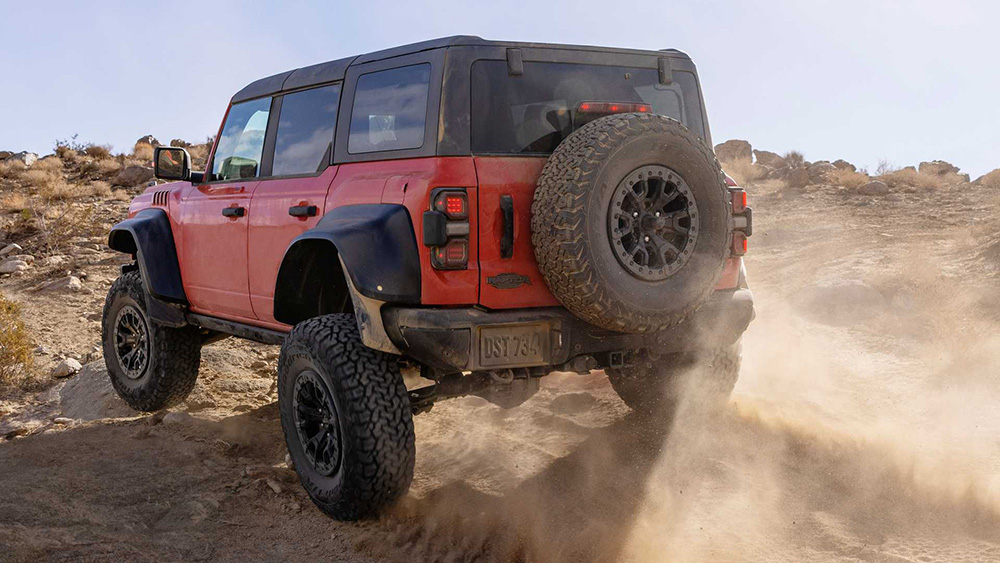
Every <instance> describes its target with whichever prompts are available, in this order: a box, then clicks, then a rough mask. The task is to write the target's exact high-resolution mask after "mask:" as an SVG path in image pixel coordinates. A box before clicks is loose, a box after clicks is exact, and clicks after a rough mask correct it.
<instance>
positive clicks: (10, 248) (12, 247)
mask: <svg viewBox="0 0 1000 563" xmlns="http://www.w3.org/2000/svg"><path fill="white" fill-rule="evenodd" d="M22 250H24V249H23V248H21V245H19V244H8V245H7V246H5V247H3V249H2V250H0V256H7V255H8V254H14V253H19V252H21V251H22Z"/></svg>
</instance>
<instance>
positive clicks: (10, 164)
mask: <svg viewBox="0 0 1000 563" xmlns="http://www.w3.org/2000/svg"><path fill="white" fill-rule="evenodd" d="M27 169H28V167H27V166H25V165H24V163H22V162H19V161H17V160H5V161H3V162H0V180H16V179H18V178H20V177H21V174H23V173H24V171H25V170H27Z"/></svg>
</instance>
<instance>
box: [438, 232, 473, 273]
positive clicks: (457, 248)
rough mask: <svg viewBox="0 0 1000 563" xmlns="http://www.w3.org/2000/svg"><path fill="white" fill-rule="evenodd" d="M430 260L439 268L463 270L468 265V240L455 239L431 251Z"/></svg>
mask: <svg viewBox="0 0 1000 563" xmlns="http://www.w3.org/2000/svg"><path fill="white" fill-rule="evenodd" d="M431 262H433V265H434V267H435V268H437V269H439V270H464V269H466V268H467V267H468V266H469V240H468V239H455V240H450V241H448V243H447V244H445V245H444V246H436V247H434V249H433V250H432V251H431Z"/></svg>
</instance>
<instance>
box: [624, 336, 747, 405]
mask: <svg viewBox="0 0 1000 563" xmlns="http://www.w3.org/2000/svg"><path fill="white" fill-rule="evenodd" d="M741 351H742V348H741V345H740V342H736V343H735V344H733V345H731V346H726V347H723V348H716V349H712V350H702V351H695V352H679V353H676V354H667V355H665V356H661V357H660V358H657V359H655V360H653V359H651V358H650V357H648V356H646V355H643V356H640V357H637V358H635V359H634V361H633V363H632V364H630V365H628V366H626V367H624V368H619V369H610V368H609V369H607V370H605V371H606V373H607V374H608V379H609V380H610V381H611V387H612V388H614V390H615V392H616V393H618V396H619V397H621V399H622V401H624V402H625V404H626V405H628V406H629V407H630V408H632V410H635V411H639V412H645V413H650V412H660V411H664V410H672V409H675V408H676V407H677V406H678V405H679V404H680V403H681V401H688V402H690V403H693V404H696V405H698V406H704V407H708V408H717V407H720V406H722V405H724V404H725V403H726V401H727V400H728V399H729V396H730V395H731V394H732V392H733V387H735V386H736V380H737V379H739V375H740V359H741Z"/></svg>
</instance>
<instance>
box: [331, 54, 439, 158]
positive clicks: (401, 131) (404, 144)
mask: <svg viewBox="0 0 1000 563" xmlns="http://www.w3.org/2000/svg"><path fill="white" fill-rule="evenodd" d="M430 80H431V65H429V64H419V65H413V66H406V67H402V68H394V69H392V70H383V71H380V72H372V73H370V74H364V75H362V76H360V77H358V86H357V89H356V90H355V92H354V109H353V110H352V111H351V131H350V137H349V139H348V141H347V152H349V153H351V154H359V153H366V152H375V151H395V150H402V149H418V148H420V147H421V146H422V145H423V144H424V122H425V121H426V119H427V90H428V88H429V86H430Z"/></svg>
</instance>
